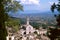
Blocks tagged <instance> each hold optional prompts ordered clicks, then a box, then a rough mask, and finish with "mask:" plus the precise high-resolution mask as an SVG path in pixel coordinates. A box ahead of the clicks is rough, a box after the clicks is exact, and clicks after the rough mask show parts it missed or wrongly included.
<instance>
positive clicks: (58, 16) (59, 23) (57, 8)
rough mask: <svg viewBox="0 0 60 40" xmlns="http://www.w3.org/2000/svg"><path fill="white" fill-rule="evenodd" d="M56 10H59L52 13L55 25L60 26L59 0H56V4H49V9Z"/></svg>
mask: <svg viewBox="0 0 60 40" xmlns="http://www.w3.org/2000/svg"><path fill="white" fill-rule="evenodd" d="M55 9H56V10H57V11H58V12H59V14H58V15H56V14H55V15H54V16H55V17H56V21H57V25H58V26H60V0H58V4H55V3H53V5H51V11H52V12H54V10H55Z"/></svg>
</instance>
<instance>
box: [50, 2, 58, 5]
mask: <svg viewBox="0 0 60 40" xmlns="http://www.w3.org/2000/svg"><path fill="white" fill-rule="evenodd" d="M53 3H54V2H49V4H50V5H52V4H53ZM55 4H58V2H55Z"/></svg>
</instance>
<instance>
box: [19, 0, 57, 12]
mask: <svg viewBox="0 0 60 40" xmlns="http://www.w3.org/2000/svg"><path fill="white" fill-rule="evenodd" d="M18 1H20V4H22V5H23V7H24V8H23V9H24V12H28V11H29V12H30V11H31V12H34V11H35V12H37V11H40V12H44V11H50V6H51V5H52V4H53V3H54V2H55V3H57V2H58V0H18ZM29 12H28V13H29Z"/></svg>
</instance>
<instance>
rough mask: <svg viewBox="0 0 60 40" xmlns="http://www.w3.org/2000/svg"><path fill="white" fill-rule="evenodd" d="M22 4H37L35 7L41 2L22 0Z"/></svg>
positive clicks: (37, 0)
mask: <svg viewBox="0 0 60 40" xmlns="http://www.w3.org/2000/svg"><path fill="white" fill-rule="evenodd" d="M20 1H21V4H35V5H39V4H40V3H39V2H40V1H39V0H20Z"/></svg>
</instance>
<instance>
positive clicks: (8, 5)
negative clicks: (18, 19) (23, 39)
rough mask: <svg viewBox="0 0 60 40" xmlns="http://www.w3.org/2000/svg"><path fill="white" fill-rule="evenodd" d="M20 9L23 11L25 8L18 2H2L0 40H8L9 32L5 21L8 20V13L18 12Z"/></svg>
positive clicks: (6, 0)
mask: <svg viewBox="0 0 60 40" xmlns="http://www.w3.org/2000/svg"><path fill="white" fill-rule="evenodd" d="M19 9H20V10H23V7H22V5H21V4H19V2H18V1H16V0H0V40H6V36H7V30H6V28H5V21H7V19H8V13H9V12H10V11H12V12H15V11H18V10H19Z"/></svg>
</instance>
